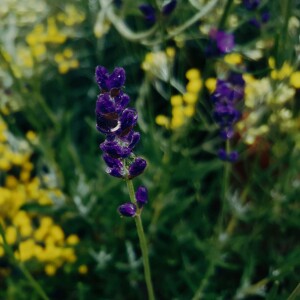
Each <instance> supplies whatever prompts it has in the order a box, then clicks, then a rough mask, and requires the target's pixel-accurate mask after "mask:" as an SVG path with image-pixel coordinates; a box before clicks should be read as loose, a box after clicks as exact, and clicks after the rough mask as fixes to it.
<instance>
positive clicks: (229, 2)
mask: <svg viewBox="0 0 300 300" xmlns="http://www.w3.org/2000/svg"><path fill="white" fill-rule="evenodd" d="M232 3H233V0H227V2H226V5H225V8H224V11H223V15H222V17H221V19H220V22H219V26H218V28H219V29H223V27H224V26H225V24H226V20H227V17H228V15H229V11H230V8H231V5H232Z"/></svg>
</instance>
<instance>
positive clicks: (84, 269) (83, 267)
mask: <svg viewBox="0 0 300 300" xmlns="http://www.w3.org/2000/svg"><path fill="white" fill-rule="evenodd" d="M78 272H79V273H80V274H82V275H84V274H86V273H87V272H88V267H87V265H80V266H79V267H78Z"/></svg>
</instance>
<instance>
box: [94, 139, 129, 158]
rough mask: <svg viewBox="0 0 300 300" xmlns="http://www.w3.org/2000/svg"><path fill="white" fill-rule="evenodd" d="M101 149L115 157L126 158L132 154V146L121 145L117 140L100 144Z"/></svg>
mask: <svg viewBox="0 0 300 300" xmlns="http://www.w3.org/2000/svg"><path fill="white" fill-rule="evenodd" d="M100 149H101V150H102V151H103V152H106V153H107V154H108V155H110V156H111V157H113V158H119V157H122V158H125V157H128V156H129V155H130V154H131V149H130V148H128V147H126V146H121V145H119V144H118V143H117V142H116V141H112V142H111V141H104V142H103V143H102V144H100Z"/></svg>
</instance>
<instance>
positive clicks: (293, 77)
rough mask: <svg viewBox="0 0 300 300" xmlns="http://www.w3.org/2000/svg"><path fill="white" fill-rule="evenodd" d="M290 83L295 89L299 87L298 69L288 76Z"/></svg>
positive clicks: (299, 72) (299, 76)
mask: <svg viewBox="0 0 300 300" xmlns="http://www.w3.org/2000/svg"><path fill="white" fill-rule="evenodd" d="M290 85H291V86H292V87H294V88H296V89H300V71H297V72H294V73H292V75H291V77H290Z"/></svg>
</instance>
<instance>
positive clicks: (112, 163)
mask: <svg viewBox="0 0 300 300" xmlns="http://www.w3.org/2000/svg"><path fill="white" fill-rule="evenodd" d="M102 157H103V160H104V161H105V163H106V164H107V166H108V167H109V168H118V169H121V168H123V163H122V162H121V161H120V160H119V159H118V158H113V157H111V156H109V155H108V154H106V153H105V154H103V156H102Z"/></svg>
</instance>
